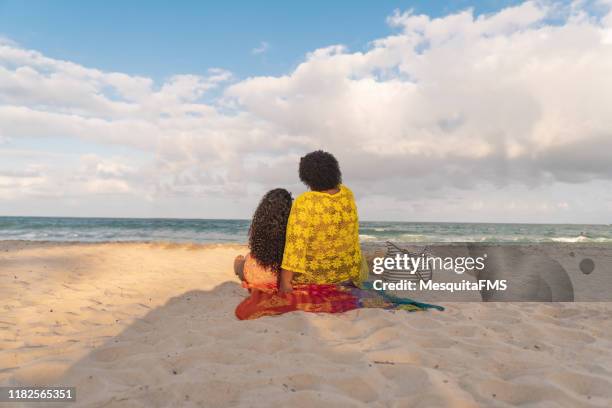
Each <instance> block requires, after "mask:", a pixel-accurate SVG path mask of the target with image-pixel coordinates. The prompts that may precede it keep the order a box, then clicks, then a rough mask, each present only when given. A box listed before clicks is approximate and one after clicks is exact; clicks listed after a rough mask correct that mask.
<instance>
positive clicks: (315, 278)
mask: <svg viewBox="0 0 612 408" xmlns="http://www.w3.org/2000/svg"><path fill="white" fill-rule="evenodd" d="M360 266H361V249H360V247H359V221H358V217H357V207H356V206H355V198H354V197H353V192H352V191H351V190H350V189H348V188H347V187H346V186H344V185H340V191H339V192H338V193H336V194H328V193H322V192H318V191H307V192H305V193H303V194H301V195H300V196H299V197H298V198H296V199H295V201H294V202H293V205H292V207H291V213H290V215H289V221H288V223H287V235H286V240H285V252H284V254H283V263H282V267H283V269H287V270H290V271H293V272H295V273H296V274H295V275H294V279H293V281H294V282H295V283H338V282H343V281H347V280H355V279H358V278H359V268H360Z"/></svg>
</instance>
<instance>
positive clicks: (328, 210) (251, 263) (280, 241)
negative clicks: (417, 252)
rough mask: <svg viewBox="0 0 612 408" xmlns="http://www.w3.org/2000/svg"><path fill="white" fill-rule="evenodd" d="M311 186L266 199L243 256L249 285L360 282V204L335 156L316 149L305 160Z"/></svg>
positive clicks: (305, 178) (288, 287)
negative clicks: (294, 193)
mask: <svg viewBox="0 0 612 408" xmlns="http://www.w3.org/2000/svg"><path fill="white" fill-rule="evenodd" d="M299 176H300V180H302V182H304V184H306V185H307V186H308V187H309V189H310V191H307V192H305V193H303V194H301V195H300V196H299V197H298V198H296V200H295V202H293V205H292V203H291V194H290V193H289V192H288V191H286V190H284V189H274V190H271V191H269V192H268V193H267V194H266V195H265V196H264V197H263V199H262V200H261V202H260V204H259V206H258V207H257V210H256V211H255V215H254V216H253V222H252V224H251V228H250V231H249V248H250V250H251V252H250V254H248V255H247V256H246V258H243V257H238V258H237V259H236V262H235V266H236V270H237V274H238V275H239V276H243V277H244V279H243V281H244V282H245V286H247V287H248V288H250V289H257V290H262V289H264V290H274V289H276V288H278V290H279V292H280V293H290V292H291V291H292V290H293V284H294V283H295V284H306V283H315V284H324V283H341V282H346V281H354V282H357V281H359V276H360V267H361V264H362V263H361V260H362V259H361V249H360V247H359V223H358V217H357V207H356V206H355V199H354V197H353V193H352V192H351V190H350V189H349V188H348V187H346V186H344V185H342V184H341V182H342V174H341V172H340V167H339V165H338V161H337V160H336V158H335V157H334V156H333V155H331V154H330V153H327V152H323V151H320V150H319V151H316V152H312V153H309V154H307V155H306V156H304V157H302V159H301V160H300V166H299Z"/></svg>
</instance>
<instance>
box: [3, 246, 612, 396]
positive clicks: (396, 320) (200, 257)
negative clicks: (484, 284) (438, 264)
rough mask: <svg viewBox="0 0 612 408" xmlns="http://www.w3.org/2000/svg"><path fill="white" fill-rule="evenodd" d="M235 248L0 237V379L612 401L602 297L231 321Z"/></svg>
mask: <svg viewBox="0 0 612 408" xmlns="http://www.w3.org/2000/svg"><path fill="white" fill-rule="evenodd" d="M244 252H245V248H244V247H241V246H237V245H208V246H204V245H179V244H161V243H159V244H148V243H106V244H59V243H33V242H0V282H1V283H0V299H2V303H1V305H0V385H39V386H40V385H47V384H58V385H65V386H75V387H76V388H77V403H75V404H69V406H75V407H76V406H92V407H102V406H104V407H166V406H204V407H217V406H234V405H239V406H254V407H258V406H262V407H263V406H273V407H275V406H277V407H286V406H296V407H310V406H322V405H324V406H326V407H347V406H375V407H376V406H379V407H409V406H426V407H437V406H442V407H444V406H449V407H477V406H486V407H489V406H492V407H508V406H515V405H520V406H533V407H539V406H542V407H557V406H561V407H591V406H593V407H610V406H612V319H611V316H612V313H611V312H612V303H476V302H472V303H467V302H466V303H458V302H456V303H443V305H444V306H445V307H446V308H447V309H446V311H444V312H437V311H428V312H417V313H392V312H389V311H383V310H357V311H352V312H348V313H345V314H341V315H325V314H320V315H317V314H306V313H301V312H300V313H291V314H287V315H284V316H280V317H274V318H262V319H258V320H254V321H238V320H236V318H235V317H234V308H235V307H236V305H237V304H238V303H239V302H240V300H241V299H242V298H243V297H245V296H246V294H245V292H244V290H243V289H242V288H241V287H240V285H239V283H238V282H237V280H236V279H235V277H234V276H233V272H232V259H233V257H234V256H235V255H237V254H239V253H244ZM5 405H6V404H2V403H0V406H5ZM32 406H37V407H40V406H44V405H43V404H40V403H36V404H32ZM52 406H58V405H57V404H56V405H52Z"/></svg>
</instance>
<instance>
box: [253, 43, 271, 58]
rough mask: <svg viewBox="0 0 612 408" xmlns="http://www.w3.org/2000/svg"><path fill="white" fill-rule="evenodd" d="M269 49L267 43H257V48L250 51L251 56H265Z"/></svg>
mask: <svg viewBox="0 0 612 408" xmlns="http://www.w3.org/2000/svg"><path fill="white" fill-rule="evenodd" d="M269 49H270V44H269V43H267V42H266V41H262V42H260V43H259V45H258V46H257V47H255V48H253V49H252V50H251V54H253V55H258V54H265V53H266V52H268V50H269Z"/></svg>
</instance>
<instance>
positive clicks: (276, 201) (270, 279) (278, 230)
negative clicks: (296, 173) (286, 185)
mask: <svg viewBox="0 0 612 408" xmlns="http://www.w3.org/2000/svg"><path fill="white" fill-rule="evenodd" d="M291 203H292V198H291V193H289V192H288V191H287V190H285V189H282V188H276V189H274V190H270V191H268V192H267V193H266V194H265V195H264V196H263V198H262V199H261V201H260V202H259V205H258V206H257V209H256V210H255V214H254V215H253V220H252V221H251V226H250V228H249V250H250V252H249V253H248V254H247V255H246V256H242V255H239V256H238V257H236V259H235V260H234V271H235V273H236V275H238V277H240V279H241V280H242V284H243V286H244V287H246V288H247V289H249V291H252V290H262V291H274V290H276V288H277V283H278V279H279V276H280V270H281V264H282V262H283V252H284V250H285V232H286V229H287V220H288V219H289V213H290V211H291Z"/></svg>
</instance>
